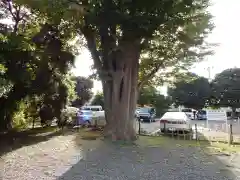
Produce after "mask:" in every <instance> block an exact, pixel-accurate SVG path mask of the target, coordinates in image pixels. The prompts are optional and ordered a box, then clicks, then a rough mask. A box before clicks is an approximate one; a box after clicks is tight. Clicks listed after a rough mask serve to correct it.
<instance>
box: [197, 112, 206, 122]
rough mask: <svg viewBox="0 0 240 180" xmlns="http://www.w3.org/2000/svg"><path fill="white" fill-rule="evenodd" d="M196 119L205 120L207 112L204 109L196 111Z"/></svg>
mask: <svg viewBox="0 0 240 180" xmlns="http://www.w3.org/2000/svg"><path fill="white" fill-rule="evenodd" d="M197 119H198V120H207V112H206V111H204V110H200V111H198V112H197Z"/></svg>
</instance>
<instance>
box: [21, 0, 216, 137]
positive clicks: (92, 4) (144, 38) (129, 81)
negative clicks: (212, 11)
mask: <svg viewBox="0 0 240 180" xmlns="http://www.w3.org/2000/svg"><path fill="white" fill-rule="evenodd" d="M17 2H19V3H23V4H24V3H26V4H27V5H28V7H31V8H32V9H33V10H34V11H38V12H40V13H41V15H42V16H43V15H47V17H45V18H46V20H47V21H49V22H52V21H54V22H59V21H61V20H62V19H64V22H68V23H69V22H70V23H71V24H69V25H68V29H70V28H71V27H74V28H73V29H72V30H73V32H76V31H77V32H80V33H81V34H83V35H84V37H85V39H86V42H87V47H88V48H89V50H90V52H91V54H92V58H93V61H94V67H95V68H96V70H97V73H98V75H99V78H100V79H101V81H102V84H103V93H104V99H105V101H104V102H105V110H106V121H107V126H106V128H105V135H106V136H110V137H112V138H113V139H115V140H116V139H125V140H129V139H135V138H136V134H135V130H134V128H133V124H134V123H135V121H134V120H133V117H134V110H135V107H136V102H137V94H138V89H139V88H140V87H141V86H142V84H144V83H145V82H146V81H148V80H149V79H151V78H152V77H153V75H154V74H155V73H156V72H158V70H159V69H161V68H162V69H164V68H166V67H167V66H166V64H168V63H167V62H169V61H171V63H169V64H168V67H169V66H175V65H177V66H179V67H186V65H189V64H192V62H196V60H199V57H201V56H202V55H203V54H205V53H201V52H202V50H205V49H206V46H202V45H205V44H204V43H203V39H204V38H205V37H206V35H207V34H208V33H209V32H210V31H211V29H212V25H211V22H210V19H211V16H210V15H209V13H208V12H207V7H208V5H209V1H208V0H190V1H189V0H184V1H159V0H153V1H151V3H149V2H147V1H144V0H139V1H119V0H118V1H112V0H109V1H105V0H99V1H85V0H82V1H65V0H59V1H54V5H53V4H52V3H53V2H51V1H47V0H43V1H26V0H17ZM67 7H69V8H67ZM109 17H111V18H109ZM193 47H194V48H193ZM155 48H157V49H158V51H154V53H152V50H153V49H155ZM188 56H189V58H188ZM140 57H141V60H140ZM145 57H146V59H148V60H144V59H145ZM139 60H140V61H139ZM184 62H186V63H184ZM139 64H140V67H139ZM182 64H184V66H182ZM144 67H145V68H144ZM179 67H177V68H173V69H178V68H179ZM139 70H140V71H141V72H143V73H140V79H141V82H140V84H138V72H139ZM144 70H145V71H144Z"/></svg>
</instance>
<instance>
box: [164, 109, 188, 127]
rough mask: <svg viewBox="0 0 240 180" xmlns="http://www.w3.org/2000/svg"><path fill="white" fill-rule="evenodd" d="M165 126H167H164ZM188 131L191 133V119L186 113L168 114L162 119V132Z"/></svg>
mask: <svg viewBox="0 0 240 180" xmlns="http://www.w3.org/2000/svg"><path fill="white" fill-rule="evenodd" d="M164 124H165V125H164ZM164 126H165V129H166V131H187V132H191V130H192V125H191V119H190V118H189V117H188V116H187V114H186V113H185V112H166V113H165V114H164V115H163V116H162V117H161V119H160V129H161V132H163V131H164Z"/></svg>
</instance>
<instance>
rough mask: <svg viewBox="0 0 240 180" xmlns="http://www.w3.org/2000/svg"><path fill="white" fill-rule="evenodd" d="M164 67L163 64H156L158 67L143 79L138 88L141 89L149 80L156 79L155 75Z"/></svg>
mask: <svg viewBox="0 0 240 180" xmlns="http://www.w3.org/2000/svg"><path fill="white" fill-rule="evenodd" d="M161 66H162V63H159V64H156V66H155V67H154V68H153V70H152V71H151V72H150V73H149V74H147V75H145V76H144V77H143V80H142V81H141V82H139V83H138V88H139V89H141V88H142V86H143V85H144V84H145V83H146V82H147V81H148V80H149V79H152V78H153V77H154V75H155V74H156V73H157V72H158V70H159V69H160V67H161Z"/></svg>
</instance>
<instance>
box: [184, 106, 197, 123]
mask: <svg viewBox="0 0 240 180" xmlns="http://www.w3.org/2000/svg"><path fill="white" fill-rule="evenodd" d="M181 111H182V112H185V113H186V114H187V116H188V117H189V118H190V119H191V120H194V118H196V117H194V113H195V114H196V110H194V109H190V108H184V109H182V110H181Z"/></svg>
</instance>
